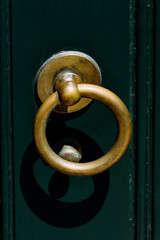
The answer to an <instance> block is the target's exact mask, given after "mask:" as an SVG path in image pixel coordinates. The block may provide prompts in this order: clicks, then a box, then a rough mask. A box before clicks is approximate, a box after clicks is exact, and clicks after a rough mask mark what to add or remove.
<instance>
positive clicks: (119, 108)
mask: <svg viewBox="0 0 160 240" xmlns="http://www.w3.org/2000/svg"><path fill="white" fill-rule="evenodd" d="M66 84H67V83H66ZM76 86H77V88H78V93H77V91H76V96H75V99H76V100H75V102H76V101H78V99H79V98H80V97H86V98H91V99H96V100H98V101H100V102H102V103H104V104H105V105H106V106H108V107H109V108H110V109H111V111H112V112H113V114H114V115H115V117H116V119H117V123H118V137H117V140H116V142H115V143H114V145H113V146H112V148H111V149H110V150H109V151H108V152H107V153H106V154H105V155H104V156H102V157H101V158H99V159H96V160H94V161H92V162H86V163H75V162H70V161H67V160H65V159H63V158H61V157H60V156H58V155H57V154H56V153H55V152H54V151H53V150H52V149H51V147H50V146H49V144H48V141H47V138H46V133H45V126H46V123H47V119H48V117H49V115H50V113H51V112H52V110H53V109H55V107H56V106H58V105H59V104H61V101H60V96H59V93H58V92H57V91H56V92H54V93H53V94H52V95H50V96H49V97H48V98H47V99H46V100H45V102H44V103H43V104H42V105H41V107H40V108H39V110H38V112H37V115H36V118H35V124H34V138H35V144H36V146H37V149H38V151H39V153H40V155H41V157H42V158H43V159H44V161H45V162H46V163H47V164H49V165H50V166H51V167H53V168H54V169H56V170H57V171H60V172H62V173H64V174H67V175H73V176H91V175H95V174H98V173H101V172H103V171H105V170H107V169H108V168H110V167H111V166H112V165H114V164H115V163H116V162H117V161H119V160H120V158H121V157H122V156H123V154H124V153H125V152H126V150H127V148H128V146H129V143H130V141H131V136H132V121H131V117H130V114H129V111H128V109H127V107H126V106H125V104H124V103H123V102H122V101H121V99H120V98H119V97H118V96H116V95H115V94H114V93H113V92H111V91H109V90H107V89H105V88H103V87H100V86H96V85H93V84H78V85H76ZM74 89H75V87H74ZM77 94H79V95H77ZM62 95H63V93H62ZM77 96H78V97H77ZM61 97H62V96H61ZM67 97H68V96H67ZM67 97H66V98H67ZM62 98H63V97H62ZM73 102H74V101H73ZM72 104H73V103H72Z"/></svg>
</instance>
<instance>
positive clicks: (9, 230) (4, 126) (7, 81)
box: [0, 0, 14, 240]
mask: <svg viewBox="0 0 160 240" xmlns="http://www.w3.org/2000/svg"><path fill="white" fill-rule="evenodd" d="M0 29H1V39H0V82H1V83H0V114H1V118H0V134H1V145H0V148H1V149H0V150H1V169H2V239H3V240H13V239H14V214H13V212H14V207H13V202H14V201H13V186H14V185H13V148H12V83H11V69H12V64H11V1H10V0H2V1H1V3H0Z"/></svg>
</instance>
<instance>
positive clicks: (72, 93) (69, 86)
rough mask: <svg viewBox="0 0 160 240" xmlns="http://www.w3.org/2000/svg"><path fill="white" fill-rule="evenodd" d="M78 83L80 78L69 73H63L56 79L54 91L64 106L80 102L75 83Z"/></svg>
mask: <svg viewBox="0 0 160 240" xmlns="http://www.w3.org/2000/svg"><path fill="white" fill-rule="evenodd" d="M80 82H81V79H80V77H79V76H78V75H77V74H75V73H73V72H70V71H65V72H63V73H61V74H60V75H59V76H58V77H57V78H56V82H55V90H57V92H58V94H59V98H60V102H61V103H62V104H63V105H64V106H72V105H74V104H76V103H77V102H78V101H79V100H80V98H81V96H80V93H79V90H78V86H77V83H80Z"/></svg>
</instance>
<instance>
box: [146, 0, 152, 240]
mask: <svg viewBox="0 0 160 240" xmlns="http://www.w3.org/2000/svg"><path fill="white" fill-rule="evenodd" d="M146 9H147V10H146V14H147V16H146V18H147V46H146V53H147V70H146V71H147V80H146V98H147V103H146V121H147V122H146V167H145V169H146V175H145V176H146V186H145V187H146V188H145V216H146V221H145V239H146V240H150V239H153V204H152V203H153V161H154V156H153V131H154V129H153V117H154V116H153V113H154V100H153V97H154V92H153V85H154V68H153V59H154V3H153V0H147V1H146Z"/></svg>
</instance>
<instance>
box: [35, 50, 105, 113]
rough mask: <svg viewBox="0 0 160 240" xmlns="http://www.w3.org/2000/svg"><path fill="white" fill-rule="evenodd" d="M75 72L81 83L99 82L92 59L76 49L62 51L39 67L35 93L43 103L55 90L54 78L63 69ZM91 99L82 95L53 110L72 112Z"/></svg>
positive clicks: (97, 67) (85, 104)
mask: <svg viewBox="0 0 160 240" xmlns="http://www.w3.org/2000/svg"><path fill="white" fill-rule="evenodd" d="M68 70H69V71H72V72H74V73H76V74H77V75H78V76H79V77H80V79H81V83H87V84H95V85H100V84H101V71H100V68H99V66H98V65H97V63H96V62H95V60H94V59H92V58H91V57H90V56H88V55H87V54H85V53H82V52H78V51H64V52H60V53H57V54H54V55H53V56H52V57H51V58H49V59H48V60H47V61H46V62H45V63H44V64H43V65H42V66H41V68H40V69H39V71H38V73H37V77H36V83H37V93H38V97H39V99H40V101H41V102H42V103H43V102H44V101H45V100H46V99H47V98H48V97H49V96H50V95H51V94H52V93H53V92H54V91H55V90H54V85H55V79H56V76H57V75H58V74H60V73H61V72H64V71H68ZM91 101H92V99H90V98H84V97H82V98H81V100H80V101H79V102H78V103H76V104H75V105H73V106H63V105H62V104H61V105H59V106H57V107H56V108H55V109H54V111H55V112H59V113H72V112H76V111H78V110H80V109H82V108H84V107H86V106H87V105H88V104H89V103H90V102H91Z"/></svg>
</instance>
